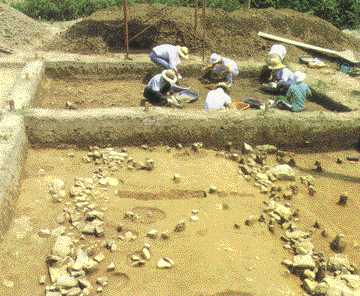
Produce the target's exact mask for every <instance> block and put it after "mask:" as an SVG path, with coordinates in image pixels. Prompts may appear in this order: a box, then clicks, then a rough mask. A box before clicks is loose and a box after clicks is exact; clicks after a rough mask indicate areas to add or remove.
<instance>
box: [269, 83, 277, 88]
mask: <svg viewBox="0 0 360 296" xmlns="http://www.w3.org/2000/svg"><path fill="white" fill-rule="evenodd" d="M269 84H270V86H271V87H272V88H276V87H277V83H276V82H270V83H269Z"/></svg>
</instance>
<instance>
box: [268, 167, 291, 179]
mask: <svg viewBox="0 0 360 296" xmlns="http://www.w3.org/2000/svg"><path fill="white" fill-rule="evenodd" d="M268 173H269V174H272V175H274V176H275V177H276V179H278V180H289V181H293V180H295V171H294V170H293V169H292V168H291V167H290V166H289V165H287V164H281V165H277V166H275V167H273V168H271V169H270V170H269V171H268Z"/></svg>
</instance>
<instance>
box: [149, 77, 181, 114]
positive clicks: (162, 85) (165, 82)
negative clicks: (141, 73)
mask: <svg viewBox="0 0 360 296" xmlns="http://www.w3.org/2000/svg"><path fill="white" fill-rule="evenodd" d="M176 81H177V77H176V73H175V71H174V70H164V71H162V72H161V74H157V75H155V76H153V77H152V78H151V79H150V81H149V83H148V84H147V86H146V87H145V90H144V97H145V98H146V100H147V101H148V102H149V103H150V104H152V105H154V106H174V107H178V108H182V107H183V106H182V105H181V104H179V103H178V102H177V101H176V99H175V98H174V97H173V96H172V94H173V93H174V92H173V90H172V87H173V85H174V84H175V83H176ZM168 92H169V93H170V95H171V97H170V98H168V96H167V93H168Z"/></svg>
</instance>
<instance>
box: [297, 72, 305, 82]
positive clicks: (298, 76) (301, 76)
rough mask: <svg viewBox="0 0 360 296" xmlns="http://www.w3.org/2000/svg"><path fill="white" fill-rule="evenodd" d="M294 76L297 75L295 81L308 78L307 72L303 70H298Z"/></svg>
mask: <svg viewBox="0 0 360 296" xmlns="http://www.w3.org/2000/svg"><path fill="white" fill-rule="evenodd" d="M294 76H295V81H296V82H301V81H303V80H304V79H305V78H306V73H304V72H301V71H296V72H295V73H294Z"/></svg>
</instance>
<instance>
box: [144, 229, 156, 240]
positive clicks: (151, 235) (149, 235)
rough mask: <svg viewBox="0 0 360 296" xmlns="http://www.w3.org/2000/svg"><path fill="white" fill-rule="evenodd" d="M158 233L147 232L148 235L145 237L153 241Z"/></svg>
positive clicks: (153, 231) (154, 231)
mask: <svg viewBox="0 0 360 296" xmlns="http://www.w3.org/2000/svg"><path fill="white" fill-rule="evenodd" d="M157 234H158V231H157V230H155V229H152V230H150V231H148V233H147V234H146V236H147V237H150V238H152V239H155V238H156V237H157Z"/></svg>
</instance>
